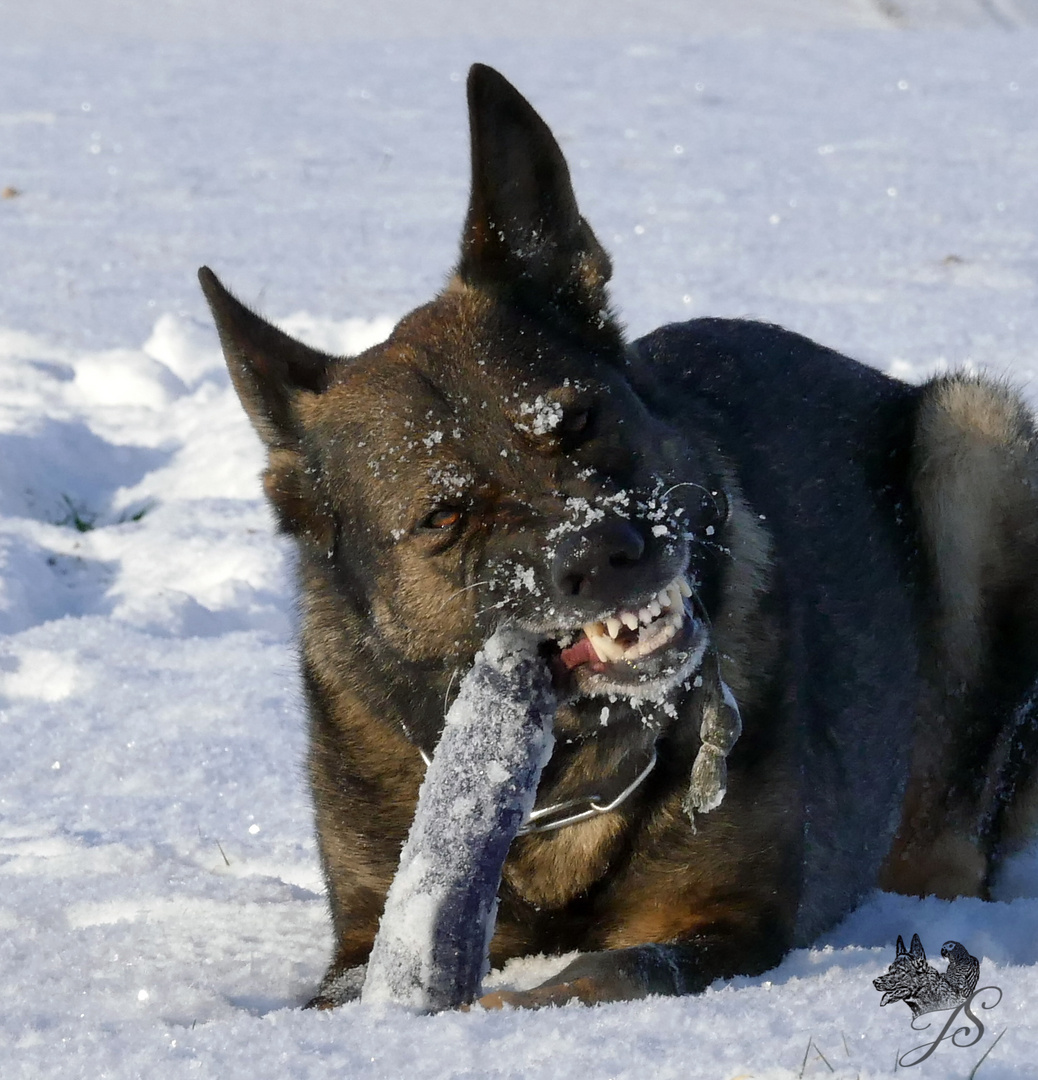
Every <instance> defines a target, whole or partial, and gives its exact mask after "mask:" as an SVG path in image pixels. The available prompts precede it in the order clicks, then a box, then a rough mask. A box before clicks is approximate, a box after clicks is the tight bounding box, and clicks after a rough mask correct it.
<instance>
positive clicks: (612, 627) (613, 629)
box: [605, 616, 623, 638]
mask: <svg viewBox="0 0 1038 1080" xmlns="http://www.w3.org/2000/svg"><path fill="white" fill-rule="evenodd" d="M621 626H623V623H622V622H620V620H619V619H618V618H616V617H615V616H610V617H609V618H608V619H606V621H605V627H606V630H608V631H609V636H610V637H611V638H615V637H616V635H617V634H619V633H620V627H621Z"/></svg>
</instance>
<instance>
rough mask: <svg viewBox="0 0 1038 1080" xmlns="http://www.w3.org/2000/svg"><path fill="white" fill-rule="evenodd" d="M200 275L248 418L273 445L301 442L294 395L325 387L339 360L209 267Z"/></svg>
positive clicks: (273, 447) (280, 446) (274, 447)
mask: <svg viewBox="0 0 1038 1080" xmlns="http://www.w3.org/2000/svg"><path fill="white" fill-rule="evenodd" d="M198 280H199V282H200V283H201V286H202V292H204V293H205V298H206V300H208V301H209V307H210V309H211V310H212V313H213V319H214V320H215V321H216V329H217V331H218V332H219V334H220V344H221V345H222V346H223V354H224V357H225V359H226V360H227V367H228V370H229V371H230V373H231V379H232V380H233V382H234V388H235V390H237V391H238V397H240V398H241V403H242V405H244V406H245V411H246V412H247V413H248V414H249V419H250V420H251V421H252V423H253V426H254V427H255V428H256V431H257V432H258V433H259V436H260V438H261V439H262V440H263V441H264V442H265V443H266V444H267V448H268V449H270V450H278V449H292V448H293V447H295V446H296V445H297V444H298V432H297V430H296V422H295V419H294V417H293V414H292V407H291V403H292V399H293V397H294V396H295V395H296V394H297V393H298V392H299V391H304V390H305V391H309V392H311V393H314V394H319V393H321V391H323V390H324V389H325V387H326V386H327V382H328V374H329V371H330V368H331V366H332V365H333V364H334V363H335V359H334V358H333V357H331V356H326V355H325V354H324V353H322V352H318V351H317V350H316V349H311V348H310V347H309V346H308V345H304V344H303V343H302V342H300V341H296V340H295V339H294V338H290V337H289V336H288V335H287V334H285V333H282V332H281V331H280V330H279V329H278V328H277V327H276V326H271V324H270V323H268V322H266V321H265V320H263V319H261V318H260V317H259V316H258V315H256V314H254V313H253V312H252V311H250V310H249V309H248V308H247V307H246V306H245V305H244V304H243V303H241V302H240V301H239V300H236V299H235V298H234V297H233V296H232V295H231V294H230V293H229V292H228V291H227V290H226V289H225V288H224V287H223V285H221V284H220V280H219V278H217V276H216V275H215V274H214V273H213V272H212V270H210V269H209V267H207V266H203V267H202V268H201V270H199V271H198Z"/></svg>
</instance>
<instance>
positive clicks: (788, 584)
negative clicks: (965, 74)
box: [635, 319, 920, 942]
mask: <svg viewBox="0 0 1038 1080" xmlns="http://www.w3.org/2000/svg"><path fill="white" fill-rule="evenodd" d="M635 349H636V353H637V356H638V361H639V364H638V367H637V368H636V375H635V382H636V385H637V386H638V388H639V390H641V391H642V392H643V393H644V394H645V395H646V396H650V395H651V396H652V398H653V399H654V401H655V403H656V404H657V407H658V408H661V409H667V410H668V411H670V412H671V413H673V412H674V411H675V404H674V403H675V402H677V403H680V404H679V405H678V408H685V409H688V410H689V415H688V416H687V419H685V418H679V417H678V416H675V417H674V419H675V420H676V421H677V420H679V419H684V422H685V423H691V424H694V425H695V426H696V427H697V428H698V429H699V430H700V431H701V432H702V433H703V434H704V435H706V436H707V437H708V438H710V439H711V440H714V441H716V443H717V445H719V446H721V447H723V452H724V454H725V456H726V458H727V459H728V460H729V461H730V462H732V464H733V466H734V469H735V471H736V474H737V476H738V480H739V484H740V486H741V487H742V490H743V492H744V494H745V496H746V499H747V501H748V502H749V504H750V505H751V506H752V507H753V509H754V511H756V512H757V513H758V515H759V516H760V520H761V521H763V522H764V523H765V525H766V527H767V529H768V531H769V533H770V535H771V537H772V539H773V545H774V551H775V553H776V555H775V585H774V590H773V595H772V599H771V602H772V603H773V604H776V605H781V615H780V616H779V618H780V621H781V623H782V625H783V626H785V627H788V628H790V629H791V630H792V633H791V635H790V639H789V640H790V649H791V651H792V653H793V655H791V657H790V662H789V670H788V683H787V685H786V694H785V701H784V703H783V707H784V708H788V709H790V710H792V712H793V713H794V715H795V719H794V720H793V721H792V725H791V726H792V729H793V730H795V731H796V732H797V733H798V737H799V738H800V739H801V740H802V741H803V745H802V754H803V759H802V760H803V766H802V767H803V770H804V774H805V778H806V782H805V783H804V787H803V799H804V805H803V808H802V812H803V813H804V815H805V821H806V823H807V827H806V830H805V850H804V860H805V882H804V894H803V897H802V900H801V907H800V919H799V924H798V934H797V937H798V939H799V940H801V941H804V942H806V941H810V940H811V939H812V938H813V937H814V936H816V935H817V933H818V932H819V931H820V930H821V929H822V928H823V927H825V926H826V925H831V923H832V921H833V920H834V919H835V918H838V917H839V914H840V913H841V912H842V911H843V910H844V909H845V905H846V896H847V890H848V887H849V886H850V887H852V888H853V889H854V891H856V892H859V893H860V892H862V891H864V890H865V889H867V888H869V887H870V886H871V885H872V884H873V883H874V882H875V880H876V877H877V874H878V872H879V867H880V864H881V863H882V861H883V859H884V858H885V856H886V854H887V852H888V850H889V847H890V842H891V839H892V838H893V834H894V831H895V829H896V827H897V823H898V816H899V812H900V805H901V799H902V797H903V794H904V786H905V783H906V781H907V776H908V768H909V761H910V757H911V745H912V738H913V732H912V727H911V724H910V723H908V722H906V720H907V718H908V717H911V716H912V715H913V714H914V711H915V707H916V700H915V698H916V695H917V692H918V691H917V685H916V668H917V663H918V661H917V656H916V653H917V647H918V643H917V639H916V633H915V627H916V623H915V615H916V604H915V595H914V594H915V588H916V585H915V582H913V580H912V578H913V565H914V561H915V560H914V552H915V540H914V536H915V533H914V528H913V526H914V522H913V521H912V515H913V511H912V499H911V492H910V490H909V477H908V468H909V450H910V446H911V431H912V425H913V419H914V416H915V412H916V408H917V404H918V398H919V393H920V391H919V390H918V389H917V388H914V387H910V386H907V385H905V384H904V383H901V382H898V381H896V380H893V379H890V378H888V377H887V376H885V375H882V374H881V373H880V372H878V371H876V370H874V369H873V368H869V367H866V366H865V365H863V364H860V363H858V362H856V361H854V360H851V359H849V358H848V357H844V356H841V355H839V354H838V353H834V352H833V351H832V350H830V349H825V348H822V347H821V346H819V345H816V344H815V343H814V342H812V341H809V340H808V339H807V338H804V337H802V336H800V335H798V334H794V333H791V332H789V331H787V330H783V329H782V328H781V327H777V326H769V325H765V324H761V323H751V322H743V321H735V320H720V319H700V320H695V321H693V322H688V323H682V324H677V325H673V326H667V327H663V328H662V329H660V330H657V331H655V332H654V333H652V334H650V335H648V336H647V337H645V338H642V339H641V340H640V341H638V342H637V343H636V345H635ZM660 387H662V388H664V389H662V390H661V389H659V388H660ZM678 391H679V392H678ZM863 492H868V496H869V497H868V498H865V499H863V498H862V493H863Z"/></svg>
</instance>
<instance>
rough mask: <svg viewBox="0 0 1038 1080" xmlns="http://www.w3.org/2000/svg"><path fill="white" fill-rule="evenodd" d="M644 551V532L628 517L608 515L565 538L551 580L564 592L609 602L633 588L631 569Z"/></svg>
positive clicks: (557, 555) (556, 553) (586, 598)
mask: <svg viewBox="0 0 1038 1080" xmlns="http://www.w3.org/2000/svg"><path fill="white" fill-rule="evenodd" d="M644 554H645V539H644V538H643V537H642V535H641V533H640V532H639V531H638V530H637V529H636V528H635V527H634V526H633V525H632V524H631V523H630V522H629V521H624V520H623V519H622V518H609V519H607V520H605V521H600V522H598V523H596V524H595V525H592V526H591V527H590V528H587V529H581V530H580V532H574V533H569V534H568V535H566V536H564V537H563V538H562V541H561V543H560V544H559V546H558V548H557V549H556V552H555V559H554V561H553V563H552V580H553V581H554V583H555V588H556V590H557V591H558V592H559V593H560V594H561V595H562V596H566V597H579V598H580V599H582V600H594V601H597V602H601V603H605V602H609V601H612V600H615V599H617V598H619V597H621V596H623V595H624V594H625V593H627V592H628V591H629V590H630V577H631V570H632V569H634V568H635V567H637V566H638V564H639V562H640V561H641V558H642V556H643V555H644Z"/></svg>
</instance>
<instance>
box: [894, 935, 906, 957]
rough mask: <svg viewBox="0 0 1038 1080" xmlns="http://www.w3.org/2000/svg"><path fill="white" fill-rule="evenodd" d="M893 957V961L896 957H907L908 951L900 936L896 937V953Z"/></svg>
mask: <svg viewBox="0 0 1038 1080" xmlns="http://www.w3.org/2000/svg"><path fill="white" fill-rule="evenodd" d="M894 955H895V959H896V958H897V957H898V956H907V955H908V950H907V949H906V948H905V940H904V938H903V937H902V936H901V935H900V934H898V935H897V952H896V953H895V954H894Z"/></svg>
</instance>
